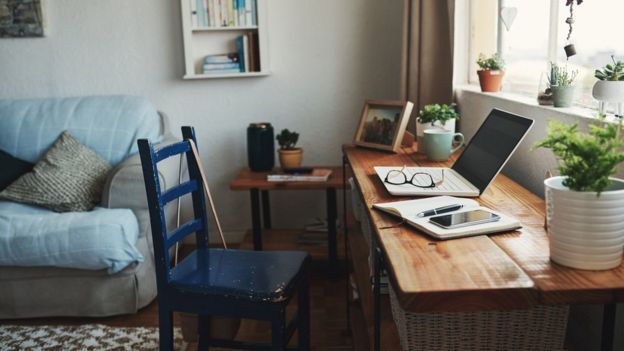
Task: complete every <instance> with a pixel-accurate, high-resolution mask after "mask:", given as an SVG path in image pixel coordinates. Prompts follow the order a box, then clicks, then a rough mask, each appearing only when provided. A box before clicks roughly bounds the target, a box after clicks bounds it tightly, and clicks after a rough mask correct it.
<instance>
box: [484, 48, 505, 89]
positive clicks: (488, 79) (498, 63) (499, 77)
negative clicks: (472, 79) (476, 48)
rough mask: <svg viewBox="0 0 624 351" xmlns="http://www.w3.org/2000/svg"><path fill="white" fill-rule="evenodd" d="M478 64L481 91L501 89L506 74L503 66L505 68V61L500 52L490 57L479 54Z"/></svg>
mask: <svg viewBox="0 0 624 351" xmlns="http://www.w3.org/2000/svg"><path fill="white" fill-rule="evenodd" d="M477 65H478V66H479V70H478V71H477V74H478V75H479V84H480V85H481V91H484V92H497V91H500V90H501V84H502V82H503V76H505V71H504V70H503V68H505V61H503V59H502V58H501V57H500V56H499V55H498V54H494V55H492V56H490V57H487V56H485V55H484V54H479V58H478V59H477Z"/></svg>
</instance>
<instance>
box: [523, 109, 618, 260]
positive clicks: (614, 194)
mask: <svg viewBox="0 0 624 351" xmlns="http://www.w3.org/2000/svg"><path fill="white" fill-rule="evenodd" d="M548 129H549V130H548V136H547V137H546V139H544V140H542V141H541V142H539V143H537V144H536V145H535V146H534V148H538V147H542V148H548V149H551V150H552V151H553V153H554V154H555V156H556V157H557V158H558V159H559V174H560V176H558V177H552V178H548V179H546V180H545V181H544V185H545V197H546V215H547V224H548V237H549V242H550V257H551V260H553V261H554V262H557V263H559V264H561V265H564V266H568V267H573V268H578V269H589V270H602V269H611V268H614V267H617V266H619V265H620V262H621V261H622V245H623V244H624V211H622V209H623V208H624V180H622V179H618V178H614V177H612V176H613V175H614V174H615V173H616V171H617V167H618V165H619V164H620V163H622V162H623V161H624V152H622V147H624V140H623V139H622V135H621V132H622V122H621V121H620V122H619V123H609V122H606V121H605V118H604V115H600V117H599V119H598V121H597V122H596V123H594V124H592V125H590V126H589V132H588V133H584V132H581V131H579V130H578V127H577V125H576V124H573V125H568V124H565V123H560V122H556V121H550V122H549V127H548Z"/></svg>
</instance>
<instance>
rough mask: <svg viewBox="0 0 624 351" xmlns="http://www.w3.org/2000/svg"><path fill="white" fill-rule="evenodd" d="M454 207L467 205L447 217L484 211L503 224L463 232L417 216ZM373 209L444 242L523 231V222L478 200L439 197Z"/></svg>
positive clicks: (393, 203)
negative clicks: (520, 229) (497, 217)
mask: <svg viewBox="0 0 624 351" xmlns="http://www.w3.org/2000/svg"><path fill="white" fill-rule="evenodd" d="M453 204H459V205H463V208H461V209H459V210H457V211H453V212H448V213H445V214H453V213H460V212H467V211H472V210H477V209H481V210H485V211H488V212H491V213H494V214H497V215H499V216H500V220H498V221H496V222H489V223H482V224H475V225H471V226H467V227H461V228H452V229H445V228H442V227H439V226H437V225H435V224H433V223H431V222H429V218H430V217H418V216H417V214H418V213H420V212H423V211H427V210H431V209H433V208H439V207H443V206H449V205H453ZM373 208H375V209H377V210H380V211H383V212H386V213H388V214H391V215H394V216H397V217H399V218H402V219H403V220H405V222H406V223H407V224H409V225H411V226H412V227H414V228H416V229H418V230H420V231H421V232H424V233H425V234H428V235H430V236H432V237H434V238H436V239H440V240H446V239H455V238H461V237H465V236H473V235H482V234H494V233H500V232H507V231H511V230H515V229H518V228H521V227H522V226H521V225H520V222H518V221H517V220H516V219H515V218H513V217H509V216H506V215H503V214H500V213H497V212H495V211H492V210H490V209H489V208H486V207H481V206H479V203H478V202H477V201H475V200H472V199H466V198H458V197H453V196H436V197H429V198H424V199H417V200H407V201H396V202H387V203H381V204H374V205H373Z"/></svg>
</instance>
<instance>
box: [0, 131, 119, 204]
mask: <svg viewBox="0 0 624 351" xmlns="http://www.w3.org/2000/svg"><path fill="white" fill-rule="evenodd" d="M110 170H111V166H110V165H109V164H108V163H107V162H106V161H104V160H103V159H102V158H101V157H100V156H98V155H97V154H96V153H95V152H94V151H93V150H91V149H89V148H88V147H86V146H84V145H82V144H80V142H79V141H78V140H76V139H74V138H73V137H72V136H71V135H70V134H69V133H68V132H67V131H65V132H63V134H61V135H60V136H59V137H58V139H56V141H55V142H54V144H53V145H52V147H51V148H50V149H49V150H48V151H47V152H46V154H45V155H44V156H43V158H41V160H39V162H37V164H36V165H35V167H34V168H33V170H32V172H29V173H26V174H24V175H22V176H21V177H20V178H18V179H17V180H16V181H15V182H13V183H12V184H11V185H9V186H8V187H7V188H6V189H4V191H2V192H0V198H2V199H5V200H11V201H15V202H22V203H26V204H33V205H38V206H42V207H46V208H49V209H51V210H53V211H56V212H70V211H89V210H91V209H93V207H95V205H97V204H98V203H99V202H100V201H101V197H102V188H103V186H104V182H105V181H106V177H107V175H108V173H109V172H110Z"/></svg>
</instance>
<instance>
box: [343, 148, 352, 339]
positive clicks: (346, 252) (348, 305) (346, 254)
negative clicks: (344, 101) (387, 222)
mask: <svg viewBox="0 0 624 351" xmlns="http://www.w3.org/2000/svg"><path fill="white" fill-rule="evenodd" d="M342 228H343V231H344V257H345V281H346V283H347V286H346V304H345V305H346V308H347V334H349V335H351V298H350V297H351V274H350V273H351V272H350V270H349V239H348V236H347V233H348V228H347V158H346V156H344V155H343V156H342Z"/></svg>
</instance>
